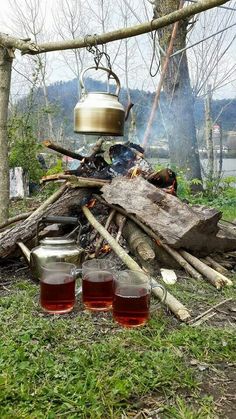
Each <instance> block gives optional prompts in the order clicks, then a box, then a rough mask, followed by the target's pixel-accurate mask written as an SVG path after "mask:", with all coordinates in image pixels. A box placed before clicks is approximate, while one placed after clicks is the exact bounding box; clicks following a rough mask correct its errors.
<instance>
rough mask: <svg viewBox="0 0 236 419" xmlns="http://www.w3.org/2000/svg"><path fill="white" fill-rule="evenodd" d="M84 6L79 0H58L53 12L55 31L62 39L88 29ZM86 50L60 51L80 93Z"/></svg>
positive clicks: (84, 33) (81, 34)
mask: <svg viewBox="0 0 236 419" xmlns="http://www.w3.org/2000/svg"><path fill="white" fill-rule="evenodd" d="M85 12H86V10H85V7H84V4H83V3H82V1H81V0H70V1H68V0H58V7H57V8H56V11H55V13H54V25H55V28H56V32H57V33H58V34H59V35H60V37H61V38H62V39H64V40H65V39H68V38H71V39H76V38H78V37H79V36H85V35H86V31H87V30H88V28H87V26H86V21H85V16H84V15H85ZM85 55H86V50H85V49H82V50H81V49H72V50H70V51H68V52H66V53H65V52H62V56H63V60H64V62H65V64H66V66H67V67H68V68H69V69H70V71H71V73H72V74H73V75H74V76H75V77H76V78H77V79H78V92H77V94H78V95H79V94H80V84H79V76H80V73H81V71H82V70H83V67H84V61H85Z"/></svg>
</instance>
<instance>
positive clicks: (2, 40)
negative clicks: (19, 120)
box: [0, 0, 227, 55]
mask: <svg viewBox="0 0 236 419" xmlns="http://www.w3.org/2000/svg"><path fill="white" fill-rule="evenodd" d="M225 3H227V0H201V1H198V2H197V3H195V4H191V5H188V6H186V7H184V8H182V9H181V10H177V11H175V12H172V13H169V14H168V15H166V16H163V17H161V18H159V19H155V20H152V21H151V22H145V23H142V24H140V25H135V26H131V27H129V28H122V29H117V30H115V31H112V32H107V33H104V34H101V35H96V37H95V36H93V35H91V36H89V37H86V38H77V39H73V40H68V41H57V42H46V43H42V44H37V45H36V44H34V43H33V42H31V41H30V40H26V41H24V40H21V39H17V38H14V37H12V36H8V35H6V34H4V33H0V44H1V45H4V46H6V47H7V48H16V49H19V50H20V51H22V53H23V54H32V55H34V54H41V53H44V52H49V51H59V50H67V49H75V48H86V47H87V46H88V44H89V45H91V46H92V45H101V44H106V43H108V42H112V41H117V40H119V39H124V38H130V37H133V36H137V35H142V34H144V33H148V32H152V31H154V30H156V29H160V28H163V27H164V26H167V25H171V24H172V23H175V22H177V21H178V20H181V19H186V18H189V17H191V16H193V15H195V14H198V13H200V12H203V11H205V10H208V9H212V8H213V7H216V6H220V5H222V4H225Z"/></svg>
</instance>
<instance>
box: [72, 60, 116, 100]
mask: <svg viewBox="0 0 236 419" xmlns="http://www.w3.org/2000/svg"><path fill="white" fill-rule="evenodd" d="M93 69H94V70H104V71H106V72H107V73H108V74H109V76H110V75H112V77H113V78H114V80H115V81H116V84H117V87H116V91H115V95H116V96H119V93H120V80H119V78H118V76H117V75H116V74H115V73H113V71H111V70H110V69H109V68H106V67H95V66H92V67H88V68H85V69H84V70H83V71H82V73H81V75H80V79H79V81H80V87H81V91H82V93H83V94H86V93H87V91H86V89H85V85H84V80H83V77H84V73H85V72H86V71H88V70H93Z"/></svg>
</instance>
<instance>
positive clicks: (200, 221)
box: [101, 177, 236, 256]
mask: <svg viewBox="0 0 236 419" xmlns="http://www.w3.org/2000/svg"><path fill="white" fill-rule="evenodd" d="M101 191H102V196H103V198H104V199H105V201H106V202H108V203H109V204H115V205H119V206H120V207H121V208H123V209H125V210H126V212H127V213H130V214H133V215H135V217H136V218H137V219H138V220H139V221H141V222H142V223H144V224H145V225H146V226H148V227H149V228H151V229H152V231H153V232H154V233H156V234H157V235H158V236H159V237H160V239H161V240H162V242H163V243H164V244H167V245H169V246H171V247H172V248H174V249H180V248H184V249H186V250H189V251H191V252H195V253H197V254H198V255H202V256H205V255H209V254H210V253H212V252H214V251H217V250H218V249H219V248H226V249H227V250H230V249H231V250H234V249H236V235H234V234H231V235H229V232H228V231H227V233H225V234H224V232H223V227H222V226H221V228H219V226H218V221H219V219H220V217H221V212H219V211H217V210H216V209H214V208H207V207H203V206H194V207H193V206H192V207H191V206H190V205H188V204H186V203H184V202H182V201H181V200H180V199H179V198H177V197H175V196H172V195H170V194H167V193H165V192H164V191H162V190H161V189H159V188H156V187H155V186H153V185H151V184H150V183H149V182H148V181H146V180H145V179H143V178H141V177H136V178H133V179H127V178H125V177H117V178H114V179H113V180H112V181H111V183H110V184H109V185H105V186H103V188H102V190H101Z"/></svg>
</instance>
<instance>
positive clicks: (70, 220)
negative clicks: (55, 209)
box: [36, 216, 80, 246]
mask: <svg viewBox="0 0 236 419" xmlns="http://www.w3.org/2000/svg"><path fill="white" fill-rule="evenodd" d="M54 223H58V224H74V225H77V224H79V225H80V222H79V220H78V218H76V217H63V216H61V217H60V216H47V217H42V219H41V220H39V221H38V222H37V226H36V246H38V243H39V229H40V225H41V224H44V225H46V224H54Z"/></svg>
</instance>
